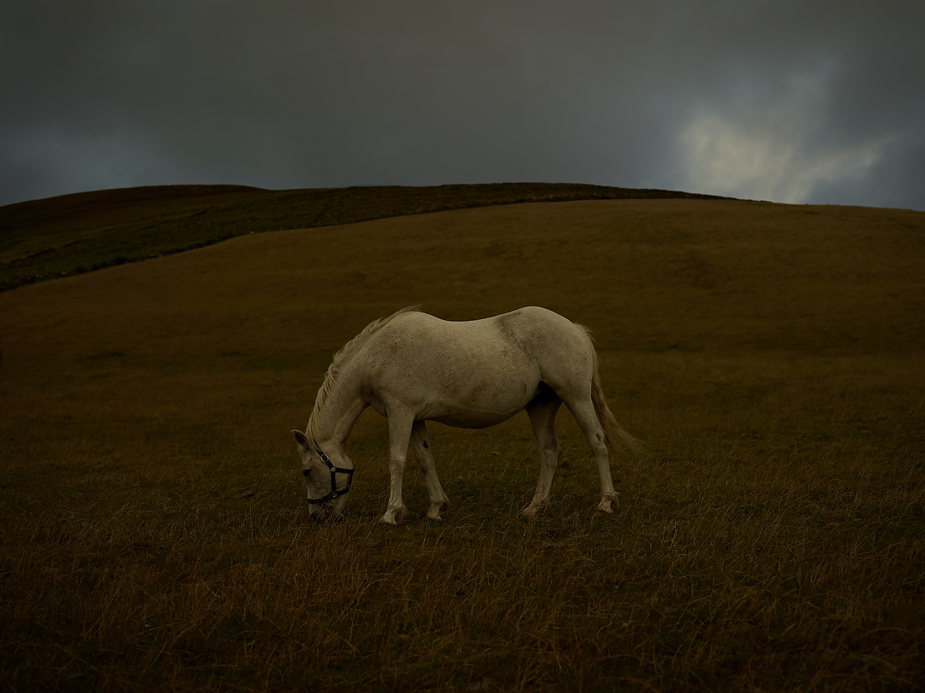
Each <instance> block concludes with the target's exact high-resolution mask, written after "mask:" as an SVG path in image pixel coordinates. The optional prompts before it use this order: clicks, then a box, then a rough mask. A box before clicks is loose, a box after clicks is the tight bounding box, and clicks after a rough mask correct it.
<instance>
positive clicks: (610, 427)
mask: <svg viewBox="0 0 925 693" xmlns="http://www.w3.org/2000/svg"><path fill="white" fill-rule="evenodd" d="M580 327H582V328H583V329H584V332H585V334H586V335H587V336H588V340H589V341H590V342H591V353H593V354H594V375H593V376H592V377H591V403H592V404H593V405H594V413H595V414H596V415H597V420H598V422H599V423H600V424H601V428H603V429H604V436H605V437H606V438H607V445H608V446H609V447H610V449H611V450H612V451H613V452H616V445H617V443H619V444H620V445H622V446H623V447H625V448H626V449H627V450H630V451H631V452H634V453H636V454H637V455H647V454H648V451H647V450H646V449H645V447H644V446H643V444H642V442H641V441H639V440H638V439H637V438H634V437H633V436H631V435H630V434H629V433H627V432H626V431H624V430H623V428H622V427H621V426H620V424H619V423H617V419H616V417H614V415H613V412H612V411H610V407H608V406H607V400H606V398H605V397H604V390H603V388H601V377H600V375H599V374H598V361H597V351H596V350H595V349H594V340H593V338H592V336H591V331H590V330H589V329H588V328H587V327H584V325H580Z"/></svg>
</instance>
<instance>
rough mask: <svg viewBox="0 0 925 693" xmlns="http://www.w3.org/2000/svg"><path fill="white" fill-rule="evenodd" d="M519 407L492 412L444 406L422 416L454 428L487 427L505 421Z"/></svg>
mask: <svg viewBox="0 0 925 693" xmlns="http://www.w3.org/2000/svg"><path fill="white" fill-rule="evenodd" d="M518 411H520V409H516V410H514V411H512V412H494V411H472V410H463V409H452V408H444V409H442V410H435V411H434V412H433V413H426V412H425V414H424V416H423V417H421V418H424V419H427V420H428V421H436V422H437V423H442V424H446V425H447V426H454V427H456V428H488V427H489V426H494V425H496V424H499V423H502V422H503V421H507V420H508V419H509V418H511V417H512V416H514V414H516V413H517V412H518Z"/></svg>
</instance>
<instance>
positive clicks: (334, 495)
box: [302, 445, 353, 505]
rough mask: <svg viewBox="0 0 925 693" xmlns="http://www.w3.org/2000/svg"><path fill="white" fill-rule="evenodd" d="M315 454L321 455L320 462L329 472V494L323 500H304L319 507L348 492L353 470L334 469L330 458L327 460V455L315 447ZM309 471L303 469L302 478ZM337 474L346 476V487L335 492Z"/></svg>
mask: <svg viewBox="0 0 925 693" xmlns="http://www.w3.org/2000/svg"><path fill="white" fill-rule="evenodd" d="M315 452H317V453H318V454H319V455H321V461H322V462H324V463H325V464H326V465H328V469H330V470H331V492H330V493H329V494H328V495H326V496H324V497H323V498H308V499H306V500H308V503H309V505H321V504H322V503H327V502H328V501H329V500H331V499H333V498H337V497H338V496H342V495H343V494H345V493H347V491H349V490H350V484H352V483H353V470H352V469H346V468H344V467H335V466H334V463H333V462H331V458H329V457H328V456H327V455H325V454H324V453H323V452H321V449H320V448H319V447H318V446H317V445H316V446H315ZM309 471H311V470H309V469H303V470H302V476H305V477H307V476H308V473H309ZM338 474H346V475H347V485H346V486H345V487H344V488H343V489H341V490H340V491H338V490H337V475H338Z"/></svg>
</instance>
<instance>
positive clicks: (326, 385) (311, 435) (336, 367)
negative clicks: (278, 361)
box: [307, 306, 420, 444]
mask: <svg viewBox="0 0 925 693" xmlns="http://www.w3.org/2000/svg"><path fill="white" fill-rule="evenodd" d="M418 308H420V306H408V307H407V308H402V309H401V310H399V311H396V312H394V313H392V314H391V315H390V316H388V317H387V318H379V319H378V320H373V321H372V322H371V323H369V324H368V325H367V326H366V327H364V328H363V331H362V332H360V334H358V335H357V336H356V337H354V338H353V339H351V340H350V341H349V342H347V343H346V344H344V346H342V347H341V348H340V349H339V350H338V351H337V353H335V354H334V359H333V361H332V362H331V365H330V366H328V371H327V373H325V375H324V382H323V383H322V384H321V387H320V388H319V389H318V396H317V397H315V408H314V409H312V413H311V416H309V417H308V431H307V433H308V439H309V440H310V441H311V442H312V444H314V442H315V414H317V413H318V412H319V411H321V409H322V408H323V407H324V403H325V402H326V401H327V399H328V396H329V395H330V394H331V392H332V391H333V390H334V386H335V385H336V384H337V376H338V375H340V370H341V368H340V367H341V364H343V362H344V360H345V359H346V358H347V357H348V356H350V355H351V354H353V353H354V352H355V351H356V350H357V348H358V347H360V346H361V345H362V344H364V343H365V342H366V340H368V339H369V338H370V336H372V335H373V334H374V333H376V332H378V331H379V330H381V329H382V328H383V327H385V326H386V325H387V324H388V323H390V322H392V320H394V319H395V318H397V317H398V316H399V315H402V314H404V313H413V312H416V311H417V310H418Z"/></svg>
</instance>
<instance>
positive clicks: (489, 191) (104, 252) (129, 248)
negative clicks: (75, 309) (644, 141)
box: [0, 183, 719, 291]
mask: <svg viewBox="0 0 925 693" xmlns="http://www.w3.org/2000/svg"><path fill="white" fill-rule="evenodd" d="M667 198H675V199H676V198H684V199H691V198H695V199H719V198H711V196H708V195H695V194H691V193H681V192H671V191H666V190H636V189H627V188H612V187H606V186H600V185H573V184H546V183H503V184H497V185H442V186H430V187H402V186H382V187H357V188H336V189H311V190H281V191H275V190H262V189H259V188H249V187H245V186H232V185H175V186H160V187H143V188H126V189H120V190H103V191H98V192H89V193H78V194H74V195H64V196H61V197H54V198H49V199H45V200H35V201H31V202H22V203H19V204H13V205H7V206H4V207H0V291H2V290H4V289H11V288H15V287H17V286H23V285H25V284H32V283H34V282H36V281H42V280H47V279H54V278H58V277H62V276H68V275H71V274H82V273H84V272H87V271H92V270H97V269H102V268H103V267H110V266H112V265H119V264H124V263H126V262H134V261H137V260H143V259H147V258H150V257H156V256H158V255H166V254H170V253H176V252H181V251H184V250H190V249H192V248H199V247H202V246H205V245H210V244H212V243H217V242H219V241H223V240H227V239H229V238H233V237H235V236H243V235H246V234H251V233H262V232H264V231H278V230H280V229H290V228H311V227H316V226H327V225H330V224H346V223H352V222H358V221H367V220H370V219H381V218H384V217H394V216H402V215H407V214H419V213H422V212H432V211H442V210H450V209H460V208H467V207H483V206H490V205H504V204H514V203H518V202H528V201H532V202H536V201H561V200H584V199H667Z"/></svg>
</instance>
